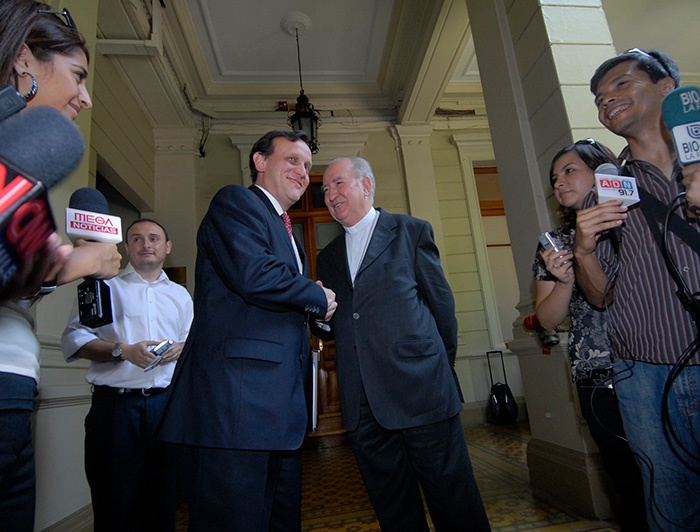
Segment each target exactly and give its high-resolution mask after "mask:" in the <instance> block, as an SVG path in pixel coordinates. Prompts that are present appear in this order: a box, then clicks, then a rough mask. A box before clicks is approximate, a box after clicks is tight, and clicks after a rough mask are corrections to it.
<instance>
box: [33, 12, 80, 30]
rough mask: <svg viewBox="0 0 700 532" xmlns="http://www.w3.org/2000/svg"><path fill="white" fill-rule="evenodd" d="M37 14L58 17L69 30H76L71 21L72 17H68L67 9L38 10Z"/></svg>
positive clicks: (73, 22)
mask: <svg viewBox="0 0 700 532" xmlns="http://www.w3.org/2000/svg"><path fill="white" fill-rule="evenodd" d="M39 13H42V14H44V15H60V16H62V17H63V18H64V19H65V21H66V22H65V24H66V26H68V27H69V28H73V29H77V28H76V27H75V21H74V20H73V17H71V16H70V12H69V11H68V10H67V9H64V10H63V11H47V10H45V9H40V10H39Z"/></svg>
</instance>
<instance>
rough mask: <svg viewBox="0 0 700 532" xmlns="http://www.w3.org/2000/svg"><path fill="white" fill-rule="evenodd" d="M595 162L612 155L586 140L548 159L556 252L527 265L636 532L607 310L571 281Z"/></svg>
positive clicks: (541, 312)
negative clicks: (564, 334) (564, 346)
mask: <svg viewBox="0 0 700 532" xmlns="http://www.w3.org/2000/svg"><path fill="white" fill-rule="evenodd" d="M603 163H613V164H616V160H615V156H614V155H613V153H612V152H611V151H610V150H609V149H608V148H607V147H606V146H603V145H602V144H600V143H598V142H596V141H595V140H593V139H584V140H580V141H578V142H576V143H575V144H572V145H570V146H567V147H566V148H563V149H562V150H560V151H559V153H557V154H556V155H555V157H554V159H553V161H552V165H551V167H550V171H549V176H550V182H551V185H552V188H553V189H554V196H555V197H556V199H557V201H558V202H559V211H558V212H559V215H560V219H561V224H560V225H559V226H558V227H557V228H556V229H554V230H553V231H551V235H552V236H553V237H554V239H555V241H556V242H557V247H558V248H559V250H560V251H557V250H555V248H554V247H550V248H548V249H546V250H543V249H542V247H541V246H539V247H538V249H537V253H536V255H535V262H534V264H533V266H532V269H533V273H534V276H535V287H536V290H537V301H536V304H535V313H536V315H537V319H538V320H539V322H540V324H541V325H542V326H543V327H545V328H546V329H554V328H556V327H557V326H558V325H560V324H561V323H562V322H563V321H564V320H565V319H566V318H567V316H570V317H571V323H570V327H569V358H570V360H571V374H572V378H573V381H574V383H575V384H576V389H577V392H578V397H579V404H580V407H581V413H582V414H583V417H584V419H585V420H586V422H587V423H588V428H589V430H590V433H591V436H592V437H593V440H594V441H595V442H596V444H597V445H598V449H599V450H600V454H601V456H602V459H603V464H604V465H605V469H606V471H607V472H608V474H609V475H610V476H611V477H612V479H613V482H614V485H615V490H616V492H617V495H618V496H619V499H620V504H619V511H618V516H619V524H620V529H621V531H622V532H625V531H630V532H631V531H635V532H636V531H645V530H647V523H646V518H645V515H646V513H645V510H644V492H643V487H642V477H641V474H640V472H639V468H638V467H637V464H636V461H635V459H634V455H633V454H632V451H631V449H630V447H629V445H628V444H627V441H626V440H625V439H624V429H623V427H622V420H621V418H620V412H619V408H618V405H617V399H616V397H615V391H614V390H613V385H612V373H613V370H612V361H611V358H610V342H609V340H608V332H607V323H608V320H607V314H606V312H605V311H604V310H603V309H598V308H596V307H593V306H592V305H590V304H589V303H588V301H587V300H586V298H585V297H584V295H583V293H582V292H581V290H580V289H579V287H578V285H577V284H576V275H575V271H576V268H575V264H574V262H573V260H574V255H573V249H574V243H575V239H576V214H577V212H578V211H579V209H580V208H581V204H582V203H583V199H584V197H585V196H586V194H588V193H589V192H591V190H592V189H593V187H594V186H595V169H596V168H597V167H598V166H599V165H601V164H603Z"/></svg>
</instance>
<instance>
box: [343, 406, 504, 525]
mask: <svg viewBox="0 0 700 532" xmlns="http://www.w3.org/2000/svg"><path fill="white" fill-rule="evenodd" d="M363 396H364V394H363ZM348 435H349V437H350V443H351V444H352V448H353V451H354V453H355V459H356V460H357V465H358V467H359V469H360V473H361V474H362V479H363V480H364V482H365V486H366V488H367V493H368V494H369V498H370V500H371V501H372V506H373V507H374V511H375V513H376V514H377V518H378V519H379V524H380V526H381V529H382V532H428V530H429V528H428V524H427V521H426V517H425V510H424V509H423V500H422V498H421V490H420V488H423V494H424V495H425V499H426V502H427V504H428V510H429V511H430V517H431V518H432V521H433V525H434V526H435V531H436V532H457V531H478V532H481V531H488V530H491V528H490V526H489V521H488V518H487V517H486V511H485V510H484V505H483V503H482V501H481V495H480V494H479V489H478V488H477V485H476V481H475V480H474V473H473V471H472V464H471V460H470V459H469V452H468V450H467V443H466V440H465V439H464V431H463V429H462V424H461V422H460V419H459V416H454V417H452V418H450V419H447V420H445V421H440V422H438V423H432V424H430V425H423V426H419V427H413V428H409V429H403V430H386V429H384V428H383V427H382V426H380V425H379V423H377V421H376V419H375V418H374V416H373V415H372V412H371V410H370V408H369V405H368V404H367V399H366V397H363V400H362V402H361V413H360V422H359V425H358V428H357V429H356V430H354V431H352V432H349V433H348Z"/></svg>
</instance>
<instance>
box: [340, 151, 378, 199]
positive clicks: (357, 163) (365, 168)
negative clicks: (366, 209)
mask: <svg viewBox="0 0 700 532" xmlns="http://www.w3.org/2000/svg"><path fill="white" fill-rule="evenodd" d="M338 161H350V170H351V171H352V173H353V175H354V176H355V178H357V179H358V180H360V179H362V178H363V177H369V180H370V181H371V182H372V188H371V190H370V193H369V195H370V197H371V198H372V199H373V200H374V189H375V188H376V182H375V180H374V172H372V167H371V166H370V164H369V161H367V159H363V158H362V157H338V158H337V159H333V160H332V161H331V162H330V164H329V165H328V166H330V165H331V164H333V163H335V162H338Z"/></svg>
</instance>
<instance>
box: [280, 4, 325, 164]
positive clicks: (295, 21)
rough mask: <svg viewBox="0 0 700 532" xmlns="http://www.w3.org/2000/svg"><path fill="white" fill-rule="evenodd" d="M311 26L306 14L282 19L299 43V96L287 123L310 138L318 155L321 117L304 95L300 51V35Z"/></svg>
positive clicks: (289, 15)
mask: <svg viewBox="0 0 700 532" xmlns="http://www.w3.org/2000/svg"><path fill="white" fill-rule="evenodd" d="M310 26H311V20H310V19H309V17H308V16H306V15H305V14H304V13H288V14H287V15H285V17H284V18H283V19H282V29H284V31H285V32H287V33H288V34H289V35H293V36H294V37H295V39H296V43H297V64H298V65H299V88H300V89H301V90H300V92H299V96H298V97H297V104H296V107H295V108H294V109H292V110H290V111H289V114H288V115H287V123H288V124H289V126H290V127H291V128H292V129H295V130H299V129H300V130H303V131H305V132H306V134H307V135H308V137H309V142H308V144H309V148H310V149H311V153H314V154H316V153H318V147H319V142H318V127H319V126H320V125H321V115H320V113H319V112H318V111H317V110H316V109H314V106H313V104H312V103H311V102H310V101H309V98H308V97H307V96H306V94H304V82H303V80H302V77H301V52H300V49H299V34H300V33H301V34H303V33H305V32H306V31H307V30H308V29H309V27H310Z"/></svg>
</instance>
